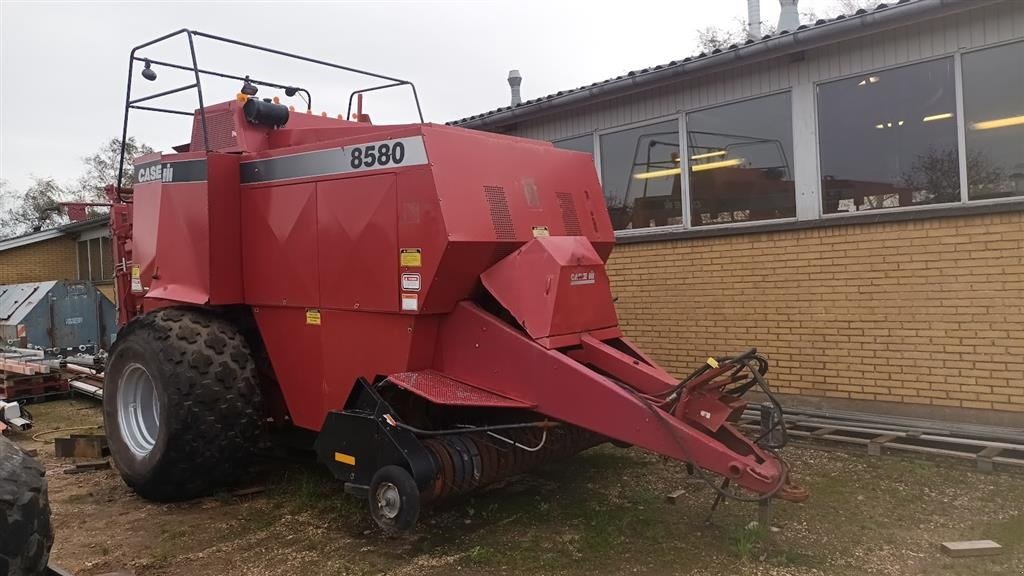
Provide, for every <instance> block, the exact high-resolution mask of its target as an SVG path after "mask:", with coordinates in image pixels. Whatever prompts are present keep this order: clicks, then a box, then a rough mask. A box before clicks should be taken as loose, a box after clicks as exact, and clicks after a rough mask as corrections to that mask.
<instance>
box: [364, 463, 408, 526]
mask: <svg viewBox="0 0 1024 576" xmlns="http://www.w3.org/2000/svg"><path fill="white" fill-rule="evenodd" d="M370 516H371V517H372V518H373V521H374V522H376V523H377V526H379V527H380V529H381V530H383V531H384V533H385V534H387V535H388V536H396V535H398V534H400V533H402V532H405V531H406V530H408V529H410V528H412V527H413V526H414V525H415V524H416V520H417V519H418V518H419V516H420V490H419V488H418V487H417V486H416V481H415V480H413V478H412V475H410V474H409V472H407V471H406V470H405V468H402V467H401V466H385V467H383V468H381V469H380V470H378V471H377V473H376V474H374V475H373V479H372V480H370Z"/></svg>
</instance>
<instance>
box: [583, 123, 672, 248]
mask: <svg viewBox="0 0 1024 576" xmlns="http://www.w3.org/2000/svg"><path fill="white" fill-rule="evenodd" d="M682 116H685V115H684V114H683V112H681V111H676V112H674V113H672V114H664V115H662V116H656V117H654V118H648V119H647V120H640V121H638V122H630V123H628V124H620V125H618V126H611V127H609V128H601V129H599V130H594V168H596V169H597V180H598V182H600V183H601V186H602V188H603V187H604V175H603V174H602V173H601V167H602V166H601V136H604V135H606V134H615V133H616V132H625V131H627V130H633V129H634V128H643V127H644V126H651V125H654V124H662V123H664V122H670V121H672V120H676V136H677V137H679V138H680V141H679V150H680V153H681V154H682V153H685V150H686V147H685V144H684V143H683V141H682V135H683V132H682V131H681V127H682V122H683V120H682ZM577 138H578V136H577ZM563 140H567V138H563ZM684 180H685V179H684ZM679 184H680V190H681V192H682V201H683V223H682V224H672V225H669V226H649V227H647V228H628V229H624V230H614V231H613V232H614V233H615V236H616V237H619V236H635V235H638V234H639V235H642V234H645V233H646V234H650V233H651V232H652V231H655V230H656V231H658V232H663V231H666V230H683V229H685V228H686V220H685V218H686V213H687V208H686V204H687V202H689V196H690V194H689V190H688V186H687V185H686V183H685V181H681V182H680V183H679Z"/></svg>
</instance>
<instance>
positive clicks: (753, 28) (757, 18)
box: [747, 0, 761, 40]
mask: <svg viewBox="0 0 1024 576" xmlns="http://www.w3.org/2000/svg"><path fill="white" fill-rule="evenodd" d="M747 38H750V39H751V40H760V39H761V0H747Z"/></svg>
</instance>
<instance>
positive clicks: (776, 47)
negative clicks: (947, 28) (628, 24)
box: [447, 0, 1002, 129]
mask: <svg viewBox="0 0 1024 576" xmlns="http://www.w3.org/2000/svg"><path fill="white" fill-rule="evenodd" d="M1000 1H1002V0H974V1H972V2H963V1H962V0H898V2H897V3H894V4H885V3H882V4H879V5H878V6H876V7H875V8H874V9H873V10H870V11H868V10H858V11H857V12H856V13H854V14H851V15H849V16H847V15H840V16H837V17H836V18H834V19H832V20H828V21H825V20H819V21H817V22H816V23H814V24H804V25H801V26H800V27H799V28H798V29H797V30H795V31H792V32H789V31H782V32H780V33H778V34H776V35H774V36H765V37H764V38H763V39H761V40H758V41H748V42H747V43H745V44H742V45H733V46H732V47H730V48H727V49H725V50H715V51H714V52H712V53H711V54H705V53H701V55H698V56H694V57H689V58H685V59H683V60H681V61H673V62H670V63H668V64H666V65H660V66H654V67H652V68H645V69H642V70H638V71H632V72H628V73H627V74H624V75H622V76H618V77H616V78H612V79H609V80H605V81H601V82H595V83H593V84H590V85H588V86H583V87H580V88H576V89H573V90H565V91H560V92H556V93H555V94H550V95H547V96H542V97H540V98H536V99H533V100H527V101H526V102H524V103H522V104H519V105H517V106H505V107H502V108H497V109H495V110H491V111H489V112H484V113H482V114H477V115H474V116H468V117H466V118H461V119H458V120H453V121H450V122H448V123H447V124H449V125H451V126H459V127H462V128H475V129H488V128H494V127H498V126H502V125H506V124H511V123H513V122H518V121H521V120H526V119H532V118H535V117H538V116H542V115H544V114H549V113H553V112H556V111H558V110H561V109H563V108H566V107H569V106H572V105H574V104H578V103H584V102H585V103H587V104H590V103H594V102H598V101H601V100H606V99H608V98H612V97H617V96H622V95H625V94H629V93H632V92H638V91H640V90H646V89H649V88H654V87H656V86H658V85H661V84H666V83H670V82H675V81H678V80H680V79H681V78H684V77H686V76H689V75H691V74H697V73H701V72H704V71H706V70H708V69H727V68H730V67H734V66H739V65H742V64H748V63H750V62H755V61H757V60H759V59H767V58H773V57H778V56H784V55H785V54H787V53H792V52H797V51H801V50H807V49H811V48H816V47H819V46H821V45H824V44H829V43H833V42H840V41H843V40H848V39H851V38H856V37H860V36H864V35H867V34H873V33H877V32H881V31H883V30H888V29H891V28H895V27H898V26H903V25H907V24H912V23H914V22H917V21H920V20H921V19H922V18H925V17H927V18H936V17H940V16H945V15H949V14H953V13H957V12H963V11H967V10H972V9H975V8H980V7H983V6H987V5H990V4H995V3H997V2H1000Z"/></svg>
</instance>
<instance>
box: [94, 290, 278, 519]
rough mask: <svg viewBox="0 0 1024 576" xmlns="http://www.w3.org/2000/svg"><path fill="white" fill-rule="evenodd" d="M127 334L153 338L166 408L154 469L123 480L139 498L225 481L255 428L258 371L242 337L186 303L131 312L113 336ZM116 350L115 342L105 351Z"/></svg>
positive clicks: (172, 495) (176, 495) (180, 496)
mask: <svg viewBox="0 0 1024 576" xmlns="http://www.w3.org/2000/svg"><path fill="white" fill-rule="evenodd" d="M136 333H138V334H136ZM133 337H134V338H139V337H142V338H147V337H148V338H151V339H152V340H153V343H154V344H156V348H157V349H158V350H159V353H158V361H159V362H160V363H162V364H163V365H164V366H165V367H166V369H167V374H168V375H169V377H168V378H166V379H165V381H164V385H165V390H166V393H167V395H168V400H169V401H170V404H171V406H169V407H168V409H170V410H172V414H173V416H172V417H171V418H170V419H169V422H168V424H169V425H170V427H171V429H170V431H169V434H170V437H169V440H168V444H167V447H166V449H165V452H164V454H163V456H162V458H161V460H160V463H159V464H158V465H157V466H158V467H159V468H160V471H159V473H158V474H152V475H150V476H151V480H149V481H147V482H146V483H145V484H144V485H143V484H137V483H132V482H129V485H131V486H132V488H133V489H135V490H136V492H138V493H139V494H140V495H141V496H143V497H145V498H147V499H150V500H157V501H175V500H185V499H190V498H195V497H198V496H203V495H206V494H209V493H210V492H213V491H215V490H217V489H218V488H221V487H223V486H225V485H228V484H230V483H232V482H233V481H234V480H236V479H237V477H238V475H239V473H240V472H242V471H243V470H244V469H245V464H246V463H247V462H248V460H249V459H250V457H251V456H252V454H253V453H254V452H255V450H256V447H257V446H258V445H259V444H260V442H261V440H262V435H263V434H262V433H263V418H262V416H263V411H262V405H261V393H260V387H259V379H258V374H257V370H256V364H255V362H254V361H253V358H252V353H251V351H250V349H249V345H248V343H247V342H246V340H245V337H244V336H243V335H242V334H241V333H240V332H239V331H238V330H237V329H236V328H235V327H234V326H233V325H232V324H230V323H229V322H228V321H226V320H224V319H222V318H219V317H217V316H215V315H213V314H211V313H209V312H207V311H203V310H197V309H188V308H163V309H160V310H157V311H155V312H152V313H149V314H146V315H145V316H142V317H139V318H137V319H135V320H133V321H132V322H130V323H129V324H128V325H127V326H126V327H125V329H124V330H123V332H122V334H121V335H119V336H118V338H117V341H116V342H123V341H125V340H126V339H127V338H133ZM116 353H117V344H116V343H115V346H114V349H113V350H112V351H111V357H114V355H116ZM163 409H164V408H163V407H161V410H163Z"/></svg>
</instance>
